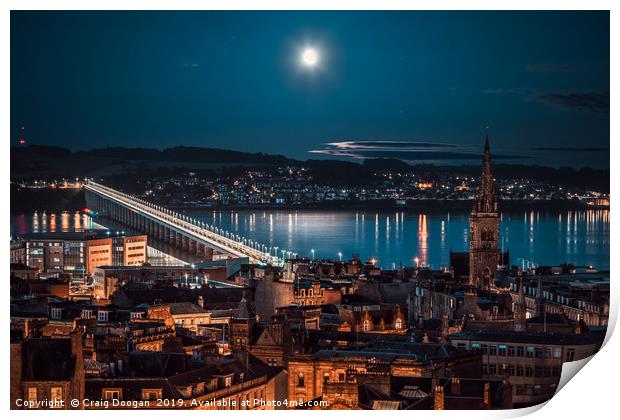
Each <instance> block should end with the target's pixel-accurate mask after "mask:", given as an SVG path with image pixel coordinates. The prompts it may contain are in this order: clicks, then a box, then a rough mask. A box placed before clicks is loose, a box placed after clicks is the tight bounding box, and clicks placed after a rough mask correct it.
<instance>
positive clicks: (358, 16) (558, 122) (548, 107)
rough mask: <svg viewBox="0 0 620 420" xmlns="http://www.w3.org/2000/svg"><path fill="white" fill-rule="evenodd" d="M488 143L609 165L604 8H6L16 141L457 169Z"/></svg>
mask: <svg viewBox="0 0 620 420" xmlns="http://www.w3.org/2000/svg"><path fill="white" fill-rule="evenodd" d="M306 47H312V48H315V49H316V51H318V54H319V62H318V65H317V66H316V67H315V68H309V67H306V66H302V65H301V63H300V54H301V52H302V51H303V50H304V48H306ZM21 127H24V129H23V130H22V129H21ZM486 133H488V134H489V136H490V138H491V144H492V149H493V152H494V153H495V154H496V155H497V156H498V159H502V158H505V159H506V160H507V161H511V159H509V158H512V161H519V162H530V163H536V164H548V165H553V166H559V165H562V164H566V165H572V166H576V167H581V166H585V165H590V166H596V167H609V151H608V148H609V14H608V13H607V12H355V11H346V12H90V13H84V12H12V13H11V144H12V145H17V143H18V139H19V138H20V137H22V136H23V137H25V138H26V140H27V141H28V143H29V144H50V145H58V146H64V147H68V148H71V149H73V150H84V149H91V148H96V147H105V146H128V147H156V148H165V147H172V146H177V145H186V146H205V147H218V148H226V149H233V150H242V151H252V152H254V151H262V152H267V153H281V154H284V155H286V156H289V157H293V158H301V159H308V158H325V157H329V156H345V157H347V158H364V157H391V156H394V157H401V158H403V159H407V160H409V161H412V162H416V161H429V160H430V161H437V162H441V161H444V162H445V161H450V162H452V163H454V162H459V161H462V162H465V161H466V160H467V159H468V157H469V156H470V153H476V154H477V156H478V155H479V153H480V151H481V148H482V142H483V138H484V135H485V134H486ZM541 148H542V149H544V150H540V149H541ZM477 159H478V158H477Z"/></svg>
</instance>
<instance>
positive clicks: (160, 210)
mask: <svg viewBox="0 0 620 420" xmlns="http://www.w3.org/2000/svg"><path fill="white" fill-rule="evenodd" d="M86 186H87V188H89V189H91V190H94V191H95V192H97V190H100V192H103V193H104V194H106V195H108V196H111V197H113V198H115V199H116V200H118V201H121V202H126V203H128V204H130V205H132V206H133V207H136V208H138V209H140V210H141V211H143V212H145V213H146V214H148V215H150V216H151V217H153V216H154V217H156V218H158V219H161V220H163V221H165V222H167V223H168V224H170V225H172V226H176V227H181V228H182V229H184V230H186V231H188V232H190V233H193V234H194V235H197V236H202V237H204V238H207V239H209V240H210V241H213V242H215V243H217V244H220V245H223V246H225V247H227V248H231V249H233V250H236V251H238V252H241V253H243V254H246V255H247V256H250V257H252V258H254V259H256V260H259V261H263V262H266V263H269V264H273V265H282V264H283V263H284V257H285V256H287V255H288V257H291V256H293V255H294V254H293V253H292V252H290V251H286V250H282V251H281V252H282V258H280V257H279V256H278V255H272V254H271V250H272V249H275V252H276V254H277V252H278V247H267V246H266V245H263V244H260V243H258V242H256V241H253V240H248V239H246V238H243V237H241V236H240V235H236V234H233V233H232V232H228V231H225V230H224V229H221V228H218V227H215V226H212V225H209V224H208V223H204V222H200V221H198V220H196V219H193V218H190V217H188V216H185V215H183V214H180V213H177V212H174V211H172V210H169V209H166V208H165V207H162V206H159V205H157V204H153V203H150V202H148V201H146V200H143V199H141V198H138V197H134V196H131V195H129V194H127V193H124V192H121V191H117V190H114V189H112V188H109V187H106V186H105V185H101V184H98V183H96V182H94V181H88V182H87V185H86ZM231 236H232V238H231ZM234 238H237V240H235V239H234ZM245 241H248V242H249V243H250V244H251V245H248V244H246V243H244V242H245Z"/></svg>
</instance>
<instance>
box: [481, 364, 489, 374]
mask: <svg viewBox="0 0 620 420" xmlns="http://www.w3.org/2000/svg"><path fill="white" fill-rule="evenodd" d="M488 373H489V365H482V374H483V375H488Z"/></svg>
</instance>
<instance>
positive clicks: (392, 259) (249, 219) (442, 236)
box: [188, 210, 610, 269]
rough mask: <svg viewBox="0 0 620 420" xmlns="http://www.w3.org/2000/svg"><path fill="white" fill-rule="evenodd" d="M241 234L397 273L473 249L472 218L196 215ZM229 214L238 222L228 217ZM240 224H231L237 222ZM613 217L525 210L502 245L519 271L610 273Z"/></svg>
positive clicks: (508, 222)
mask: <svg viewBox="0 0 620 420" xmlns="http://www.w3.org/2000/svg"><path fill="white" fill-rule="evenodd" d="M188 213H189V215H190V216H191V217H195V218H197V219H199V220H202V221H205V222H207V223H209V224H211V223H215V224H216V225H219V226H220V227H222V228H224V229H226V230H231V231H232V232H233V233H235V234H237V235H241V236H246V237H249V238H251V239H254V240H257V241H258V242H260V243H263V244H266V245H267V246H278V247H279V248H280V250H281V249H286V250H289V251H294V252H297V253H299V254H300V255H305V256H310V255H311V253H310V250H311V249H314V250H315V256H316V258H334V259H336V258H338V252H342V254H343V256H344V257H349V256H350V255H352V254H353V253H357V254H359V255H360V256H361V257H362V258H363V259H370V258H372V257H374V258H376V259H377V260H378V261H379V264H380V265H382V266H383V267H386V268H389V267H392V265H393V264H396V265H398V264H399V263H400V262H401V261H402V263H403V264H404V265H413V264H414V262H413V259H414V258H415V257H418V258H419V263H420V265H422V264H427V265H430V266H432V267H435V268H439V267H443V266H448V265H449V260H450V250H453V251H465V250H467V249H468V247H469V220H468V217H469V215H468V214H465V213H445V214H436V213H433V214H424V213H419V212H406V211H399V212H370V211H280V210H273V211H232V212H231V211H225V212H220V211H211V212H199V211H194V212H188ZM222 213H223V214H226V213H229V214H230V215H231V218H226V217H224V218H222ZM233 215H234V221H235V222H234V224H231V223H226V220H227V219H231V220H232V218H233ZM609 225H610V223H609V211H608V210H584V211H564V212H551V211H535V210H531V211H524V212H511V213H502V215H501V223H500V233H501V235H500V244H501V245H500V246H501V247H502V248H503V249H504V250H507V251H510V257H511V261H512V263H513V264H516V260H517V258H526V259H528V260H531V261H534V262H536V263H538V264H560V263H563V262H572V263H574V264H578V265H594V266H596V267H598V268H600V269H609Z"/></svg>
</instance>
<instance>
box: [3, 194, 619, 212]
mask: <svg viewBox="0 0 620 420" xmlns="http://www.w3.org/2000/svg"><path fill="white" fill-rule="evenodd" d="M85 205H86V203H85V201H84V194H83V192H82V191H79V190H49V189H42V190H26V191H24V190H22V191H19V192H17V191H13V194H12V195H11V203H10V209H11V213H18V212H27V211H34V210H67V211H71V210H81V209H83V208H84V207H85ZM167 207H168V208H170V209H174V210H177V211H205V212H206V211H231V210H232V211H243V210H249V211H252V210H253V211H277V210H284V211H291V210H295V211H324V210H326V211H355V210H358V211H363V210H376V211H405V210H407V211H422V212H425V213H441V212H445V211H446V210H448V211H463V212H469V211H470V210H471V207H472V201H471V200H439V199H428V200H409V201H408V202H407V203H406V204H402V205H399V204H395V203H394V201H393V200H372V201H363V202H362V201H324V202H319V203H308V204H302V205H293V204H252V205H238V204H234V205H214V206H200V205H196V204H191V205H168V206H167ZM609 208H610V206H588V205H586V204H584V203H582V202H580V201H577V200H553V201H547V200H506V201H500V202H499V211H500V212H502V211H524V210H553V211H564V210H609Z"/></svg>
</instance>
